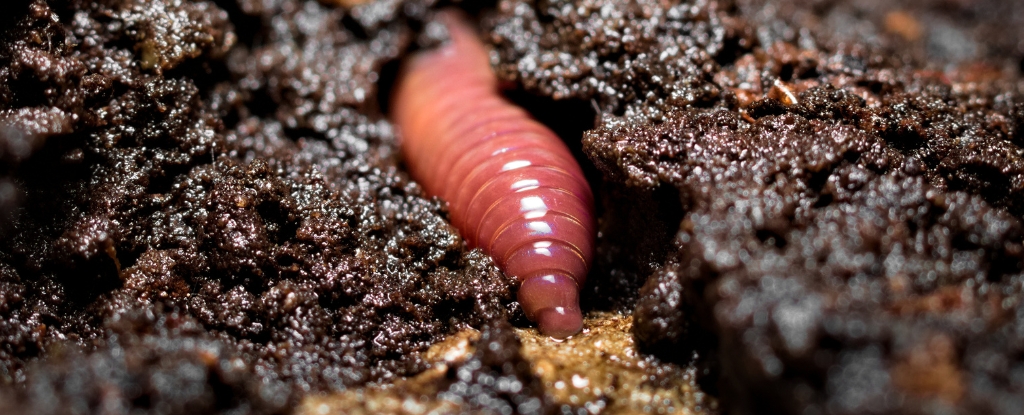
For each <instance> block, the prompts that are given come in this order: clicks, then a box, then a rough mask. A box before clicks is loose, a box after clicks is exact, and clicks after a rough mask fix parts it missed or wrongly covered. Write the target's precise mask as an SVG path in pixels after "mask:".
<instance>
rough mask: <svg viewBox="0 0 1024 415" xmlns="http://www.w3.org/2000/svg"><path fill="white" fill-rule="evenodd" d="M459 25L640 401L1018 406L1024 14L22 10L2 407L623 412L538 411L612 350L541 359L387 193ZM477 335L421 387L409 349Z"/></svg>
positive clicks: (755, 409)
mask: <svg viewBox="0 0 1024 415" xmlns="http://www.w3.org/2000/svg"><path fill="white" fill-rule="evenodd" d="M833 3H837V4H833ZM444 7H459V8H463V9H464V10H465V11H466V12H467V13H468V14H469V15H470V16H472V18H473V19H474V20H475V21H476V22H478V24H479V27H480V30H481V37H482V38H483V39H484V40H485V41H486V42H487V43H489V44H491V45H493V48H494V49H493V53H492V63H493V65H494V67H495V69H496V70H497V72H498V74H499V76H500V77H501V78H502V79H503V80H504V81H505V83H506V84H507V86H508V88H509V96H510V98H511V99H513V100H514V101H515V102H518V103H520V104H521V105H523V106H524V107H525V108H527V109H528V110H530V111H532V112H534V113H535V114H537V116H538V118H539V119H541V120H542V121H544V122H546V123H548V124H550V125H551V127H552V128H553V129H554V130H555V131H557V132H558V133H559V134H560V135H561V136H562V137H563V138H564V139H566V140H567V142H568V143H569V144H570V146H571V147H574V150H575V151H576V152H577V154H578V155H579V158H580V160H581V161H582V162H583V163H584V165H585V166H584V167H585V169H587V173H588V176H589V178H590V179H591V183H592V186H593V187H594V189H595V192H596V194H597V196H598V199H599V203H600V205H599V206H598V209H599V212H600V215H601V221H600V227H601V232H600V234H599V238H598V255H597V256H596V260H595V264H594V269H593V271H592V273H591V276H590V280H589V281H591V282H590V283H589V285H588V287H586V288H585V291H586V292H585V293H584V295H583V300H584V305H585V307H586V308H588V309H590V310H612V311H622V312H628V313H633V316H632V318H633V323H632V326H631V328H629V327H630V326H629V325H622V324H618V323H614V324H613V323H607V324H610V325H612V326H614V327H610V328H608V330H611V332H615V330H619V332H620V333H621V332H622V331H623V330H631V332H632V334H633V335H634V336H635V344H636V347H638V348H639V350H641V351H642V352H644V353H646V354H647V355H646V357H643V358H642V359H641V360H640V361H644V362H649V363H644V364H645V365H649V366H648V369H649V368H657V369H656V370H655V369H649V370H655V372H657V373H653V374H651V373H647V372H644V373H647V374H646V375H644V376H648V383H643V384H641V386H642V387H653V386H651V385H662V386H664V385H669V386H670V387H671V388H675V390H680V388H682V386H679V387H676V384H675V383H673V382H676V381H678V380H679V379H684V377H685V379H687V380H686V382H682V383H680V384H681V385H682V384H685V385H690V386H687V387H692V388H696V385H693V382H697V383H699V384H700V386H701V388H703V392H699V391H698V392H692V391H689V392H686V393H684V394H682V395H673V396H683V398H679V399H680V400H679V401H678V402H681V403H680V404H679V405H678V406H679V407H685V406H686V405H690V406H689V407H687V408H688V409H686V410H687V411H691V412H692V411H698V410H697V409H695V408H696V407H697V406H701V409H700V410H699V411H704V410H709V409H710V410H712V411H720V412H724V413H784V414H790V413H792V414H797V413H801V414H814V413H821V414H826V413H827V414H853V413H858V414H859V413H912V414H916V413H921V414H940V413H943V414H944V413H963V414H968V413H996V414H1012V413H1016V411H1018V410H1019V408H1020V407H1022V406H1024V359H1022V357H1021V356H1024V304H1022V301H1021V300H1022V290H1024V226H1022V222H1021V219H1022V215H1024V151H1022V150H1021V146H1022V145H1024V130H1022V128H1024V95H1022V94H1024V83H1022V82H1021V80H1020V75H1021V72H1022V70H1024V68H1022V66H1024V46H1021V44H1020V41H1019V39H1021V38H1024V33H1022V32H1024V24H1022V23H1024V4H1022V3H1020V2H1014V1H1009V0H1006V1H996V0H961V1H943V2H935V1H925V0H908V1H903V2H890V1H884V2H883V1H874V0H872V1H848V2H823V1H814V0H798V1H791V2H771V1H766V0H735V1H722V2H711V1H694V2H673V1H653V0H642V1H612V0H588V1H578V2H563V1H543V0H542V1H536V2H526V1H512V0H507V1H490V2H482V3H478V2H435V1H432V0H412V1H404V2H403V1H399V0H376V1H364V2H361V1H348V0H337V1H328V0H323V1H319V2H318V1H312V0H311V1H300V0H218V1H196V0H129V1H122V0H116V1H115V0H102V1H84V0H49V1H47V0H14V1H9V2H6V3H4V5H3V6H0V9H2V10H0V11H2V13H0V236H2V238H0V407H2V408H4V409H5V410H6V411H5V412H9V413H40V414H45V413H111V414H119V413H154V414H186V413H261V414H264V413H267V414H269V413H291V412H293V411H295V409H294V408H297V407H298V408H309V406H308V402H309V401H304V398H306V397H307V396H311V395H323V394H328V393H332V392H338V391H342V390H346V389H350V390H363V389H361V388H362V387H365V386H367V385H368V384H374V385H387V384H391V383H392V382H395V381H396V380H397V381H398V383H396V386H394V387H393V388H392V389H391V390H393V391H395V394H386V393H385V394H381V395H377V392H366V394H371V395H374V396H377V398H374V399H378V400H379V402H384V403H386V400H387V399H392V400H394V399H400V397H401V396H417V395H418V396H424V395H429V394H431V393H434V392H437V391H441V390H444V391H446V392H445V393H446V394H447V395H446V396H447V397H448V398H449V399H447V400H445V401H443V402H447V403H442V404H441V405H452V406H440V407H438V408H441V409H439V410H441V411H448V410H449V409H450V410H451V411H466V412H477V413H479V412H493V413H509V412H518V413H557V412H567V411H568V412H572V413H579V412H580V411H583V412H588V411H589V412H607V413H614V412H621V413H627V412H629V411H631V410H632V409H629V408H634V407H630V406H628V405H626V404H623V406H615V402H616V400H615V399H612V398H609V396H618V395H613V394H603V393H604V392H603V389H602V390H601V392H600V393H598V392H597V391H596V389H592V390H590V391H584V392H580V391H573V394H568V395H567V394H566V392H564V391H562V392H559V391H558V390H553V389H551V388H550V385H556V384H557V382H558V381H559V380H558V379H554V378H553V377H552V376H556V375H554V373H560V374H562V373H564V372H558V371H551V370H547V371H546V370H543V367H545V366H544V365H545V364H544V363H542V362H543V361H547V364H548V365H552V366H557V365H559V364H565V363H564V362H566V361H572V360H571V359H574V358H580V359H583V360H582V361H583V362H588V361H595V362H596V361H599V360H600V359H603V358H606V357H607V355H608V354H612V355H614V354H615V353H619V352H622V350H625V349H621V350H620V349H615V350H609V351H605V352H601V347H603V346H600V345H597V344H594V343H593V342H592V341H589V340H587V339H588V338H587V337H580V338H579V339H574V340H571V341H576V342H578V343H579V345H578V346H579V351H578V353H575V354H574V353H570V352H566V353H568V354H574V356H575V357H572V356H565V359H569V360H561V358H559V359H555V360H552V359H554V358H553V357H551V356H561V355H560V354H559V353H558V352H557V350H558V349H557V348H555V349H550V350H553V351H551V352H541V353H540V354H541V355H542V356H544V355H547V356H549V358H548V359H547V360H545V359H543V358H542V359H538V358H537V357H536V356H537V354H536V352H534V351H532V350H534V349H533V347H535V346H536V344H535V343H537V342H538V341H540V340H536V339H533V338H531V337H530V336H529V335H527V334H524V332H521V331H520V332H517V331H516V329H513V328H512V326H510V325H509V324H510V323H509V322H511V324H514V325H520V326H524V325H527V324H528V322H526V321H525V319H523V317H522V313H521V312H520V311H519V310H518V305H517V304H516V303H515V302H514V301H513V299H514V295H513V294H514V287H511V286H510V282H509V280H508V279H507V278H506V277H505V276H503V275H502V274H501V273H500V272H499V271H498V270H497V268H496V267H495V266H494V264H493V262H492V261H491V260H490V259H489V258H487V257H486V256H485V255H482V254H481V253H480V252H479V251H475V250H467V249H466V248H465V245H464V243H463V241H462V239H461V237H460V236H459V234H458V232H457V231H456V230H455V229H454V228H452V227H451V226H450V225H449V224H448V222H447V219H446V218H447V213H446V210H445V209H446V208H445V205H444V202H443V201H441V200H438V199H430V198H425V197H424V195H423V192H422V190H421V188H420V187H419V186H418V185H417V184H416V183H414V182H412V181H410V180H409V178H408V176H407V175H406V174H405V173H404V171H403V168H402V164H401V160H400V159H399V157H398V154H397V146H396V144H397V140H400V136H399V134H398V133H397V132H396V131H394V129H393V127H392V126H391V124H390V123H389V122H388V121H387V103H388V94H389V93H390V85H391V84H392V83H393V81H394V79H395V76H397V75H398V68H399V65H400V62H401V61H402V59H405V58H406V57H408V56H410V54H412V53H415V51H416V50H417V49H420V48H424V47H429V46H430V45H432V44H435V43H436V42H438V41H443V38H444V34H443V31H441V32H439V31H438V30H437V27H438V25H436V24H433V23H432V22H433V13H434V11H436V10H439V9H440V8H444ZM592 324H594V325H599V323H592ZM602 324H603V323H602ZM595 327H596V326H595ZM471 329H479V330H481V331H480V334H479V337H473V338H466V339H465V344H466V345H467V346H466V347H471V346H470V345H472V347H471V348H470V349H466V350H467V351H466V353H465V355H467V356H470V357H468V358H466V359H464V360H460V361H458V362H455V361H452V362H449V363H448V364H445V366H444V370H443V373H442V371H441V370H440V369H438V368H439V367H440V366H438V363H437V362H438V361H439V360H437V359H435V358H431V357H430V356H432V355H431V354H430V353H429V352H428V350H429V348H430V347H431V345H434V344H435V343H437V342H439V341H442V340H443V339H446V338H448V339H452V338H456V339H458V338H459V337H458V336H465V334H457V333H467V332H468V331H467V330H471ZM619 340H621V339H619ZM588 342H589V343H588ZM608 342H609V343H613V342H612V341H611V340H608ZM617 344H621V345H622V347H624V348H625V347H632V346H631V344H632V342H625V341H620V342H619V343H617ZM480 345H485V346H487V347H483V348H481V347H480ZM541 350H549V349H541ZM601 353H605V354H601ZM576 355H578V356H576ZM581 356H582V357H581ZM644 359H646V360H644ZM442 360H443V359H442ZM559 362H561V363H559ZM595 364H596V363H595ZM580 365H581V366H584V364H583V363H580ZM538 367H540V368H541V370H538ZM602 367H603V369H602V370H605V371H606V372H611V373H615V372H622V373H633V372H636V371H637V370H640V369H637V368H636V367H635V366H634V367H625V366H623V367H616V366H614V365H606V366H602ZM666 368H667V369H666ZM648 369H643V370H640V372H643V371H644V370H648ZM658 371H660V372H658ZM666 371H667V372H666ZM424 376H439V377H438V378H437V379H444V381H438V383H437V384H435V385H432V387H433V388H434V389H427V388H423V387H421V386H416V384H415V383H409V382H411V381H410V380H409V379H418V378H419V379H421V378H423V377H424ZM549 377H552V378H550V379H549ZM569 379H570V383H572V380H573V379H572V378H571V377H570V378H569ZM622 379H625V378H622ZM691 380H692V381H693V382H691ZM589 382H596V383H601V384H602V385H604V383H602V382H608V384H610V385H614V387H612V389H613V390H617V389H616V388H620V389H621V388H625V387H632V386H630V385H634V384H632V383H629V382H625V381H623V382H619V381H617V380H614V379H613V380H607V379H605V378H601V377H599V376H598V377H594V378H590V380H589ZM616 382H618V383H616ZM652 382H653V383H652ZM596 383H595V384H596ZM581 384H582V383H581ZM402 385H405V386H402ZM563 385H564V381H563ZM438 388H441V389H438ZM691 392H692V393H691ZM651 393H652V394H654V395H651V396H661V395H657V394H656V393H654V392H651ZM693 393H699V394H700V395H699V396H703V394H704V393H707V394H710V395H711V396H713V397H715V398H717V399H711V398H708V400H707V401H703V400H701V399H703V398H701V399H697V398H695V397H694V396H698V395H693ZM402 394H405V395H402ZM363 396H368V395H363ZM572 396H575V397H576V398H575V400H573V399H572ZM672 399H675V398H670V397H665V398H664V399H663V400H662V401H663V402H668V403H665V404H664V406H663V407H659V406H658V405H655V404H648V405H647V406H644V405H640V406H638V408H640V409H639V410H640V411H643V410H645V409H644V408H647V409H649V410H652V411H657V410H658V409H664V408H665V407H672V408H676V407H677V406H674V405H676V401H672ZM304 402H306V403H304ZM417 402H418V401H417ZM618 402H619V403H622V402H623V401H618ZM652 402H653V401H652ZM382 404H383V403H382ZM588 404H589V405H590V406H588ZM600 405H603V406H600ZM613 408H617V409H613ZM699 411H698V412H699Z"/></svg>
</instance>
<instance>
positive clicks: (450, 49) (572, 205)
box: [392, 13, 596, 338]
mask: <svg viewBox="0 0 1024 415" xmlns="http://www.w3.org/2000/svg"><path fill="white" fill-rule="evenodd" d="M441 19H442V21H443V22H444V23H445V24H446V26H447V28H448V32H449V34H450V39H451V40H450V41H449V42H448V43H446V44H445V45H443V46H442V47H440V48H438V49H435V50H431V51H427V52H421V53H419V54H417V55H416V56H414V57H413V58H412V59H411V60H410V61H409V62H407V63H406V66H405V67H404V69H403V71H402V74H401V75H400V78H399V80H398V83H397V84H396V86H395V89H394V96H393V99H392V103H393V106H392V117H393V121H394V122H395V125H396V126H397V127H398V130H399V131H400V133H401V135H402V140H403V141H402V146H401V150H402V154H403V157H404V159H405V162H406V164H407V166H408V168H409V171H410V173H411V175H412V177H413V179H415V180H417V181H418V182H420V183H421V184H422V186H423V188H424V189H425V190H426V192H427V193H428V194H430V195H436V196H440V197H441V198H443V199H445V200H447V201H448V204H449V212H450V215H451V221H452V224H453V225H455V227H456V228H458V229H459V231H460V232H461V233H462V234H463V236H464V237H465V238H466V242H467V243H468V245H469V246H470V247H480V248H481V249H483V251H484V252H486V253H487V254H489V255H490V256H491V257H492V258H494V261H495V263H496V264H497V265H498V267H499V268H500V269H501V270H502V271H503V272H505V274H506V275H509V276H512V277H513V278H514V279H515V280H516V282H517V283H518V284H519V292H518V300H519V303H520V304H521V305H522V308H523V311H524V312H525V314H526V317H527V318H529V319H530V320H532V321H535V322H537V325H538V328H539V329H540V331H541V332H542V333H544V334H545V335H548V336H551V337H555V338H565V337H568V336H570V335H573V334H575V333H577V332H579V331H580V330H581V328H582V326H583V317H582V313H581V311H580V306H579V292H580V287H581V286H582V284H583V283H584V281H585V280H586V277H587V271H588V269H589V267H590V261H591V257H592V256H593V241H594V232H595V228H596V225H595V223H594V218H595V213H594V201H593V195H592V193H591V191H590V187H589V185H588V184H587V181H586V179H585V178H584V176H583V171H582V170H581V169H580V166H579V164H577V163H576V160H575V159H574V158H573V155H572V153H571V152H570V151H569V149H568V147H566V145H565V143H563V142H562V140H561V139H559V138H558V136H557V135H556V134H555V133H554V132H552V131H551V130H549V129H548V128H547V127H546V126H544V125H543V124H541V123H539V122H537V121H536V120H534V119H533V118H532V117H531V116H530V115H529V114H528V113H527V112H526V111H525V110H523V109H522V108H520V107H518V106H516V105H515V104H513V103H511V102H509V101H508V100H506V99H505V98H504V97H502V95H501V93H500V88H499V84H498V79H497V77H496V76H495V75H494V73H493V72H492V70H491V66H490V63H489V59H488V53H487V50H486V48H485V47H484V45H483V44H482V43H481V42H480V40H478V39H477V37H476V34H475V33H474V32H473V29H471V28H470V27H469V26H468V24H467V23H466V22H465V21H464V20H462V19H461V18H460V17H459V16H457V15H455V14H451V13H447V14H442V15H441Z"/></svg>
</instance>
